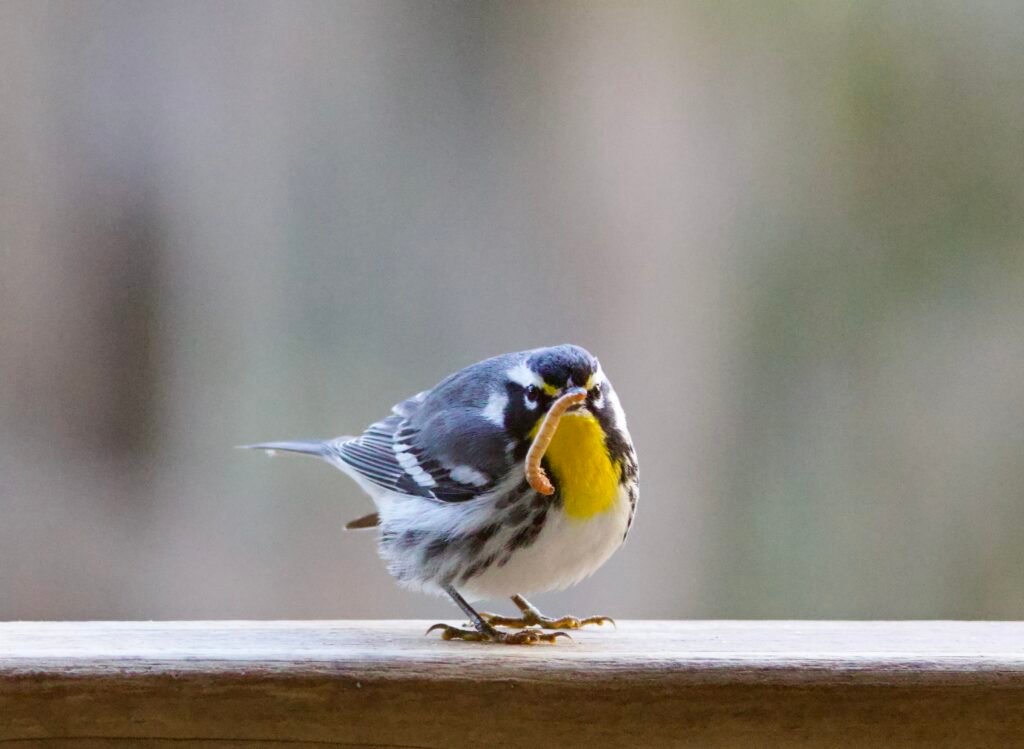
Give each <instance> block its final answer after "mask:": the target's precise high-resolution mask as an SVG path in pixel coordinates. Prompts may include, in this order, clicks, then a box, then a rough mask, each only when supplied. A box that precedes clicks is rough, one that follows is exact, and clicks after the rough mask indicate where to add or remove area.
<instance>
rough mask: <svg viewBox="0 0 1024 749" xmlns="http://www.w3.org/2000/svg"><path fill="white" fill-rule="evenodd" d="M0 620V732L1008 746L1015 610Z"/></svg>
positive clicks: (276, 742) (415, 741)
mask: <svg viewBox="0 0 1024 749" xmlns="http://www.w3.org/2000/svg"><path fill="white" fill-rule="evenodd" d="M430 623H432V622H375V621H349V622H88V623H74V622H60V623H53V622H48V623H36V622H19V623H8V624H0V747H3V748H6V747H29V746H46V747H57V746H73V747H102V746H122V747H123V746H139V747H164V746H167V747H170V746H177V747H180V746H182V745H183V744H185V745H189V746H199V747H207V746H209V747H213V746H216V747H241V746H263V747H267V746H270V747H276V746H282V747H284V746H288V747H293V748H297V747H306V746H309V747H314V746H316V747H323V746H345V747H491V746H494V747H531V749H541V748H542V747H544V748H545V749H547V748H549V747H550V749H554V747H573V746H588V747H622V746H651V747H663V746H694V747H698V746H699V747H737V746H758V747H761V746H782V747H819V746H820V747H839V746H844V747H845V746H850V747H854V746H856V747H883V746H885V747H946V746H949V747H961V746H962V747H984V746H999V747H1013V746H1024V624H1022V623H1016V622H721V621H700V622H636V621H631V622H621V623H620V624H619V628H618V630H614V629H611V628H604V629H595V630H590V631H585V632H581V633H577V634H575V635H574V636H575V638H576V641H575V642H567V641H561V642H559V643H558V644H556V645H539V646H533V647H514V646H504V645H486V644H479V643H462V642H442V641H440V640H439V639H435V638H433V637H425V636H424V635H423V632H424V631H425V630H426V628H427V626H428V625H429V624H430Z"/></svg>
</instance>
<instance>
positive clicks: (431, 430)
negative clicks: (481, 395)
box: [332, 396, 511, 502]
mask: <svg viewBox="0 0 1024 749" xmlns="http://www.w3.org/2000/svg"><path fill="white" fill-rule="evenodd" d="M424 400H425V399H424V398H423V397H422V396H416V397H414V398H410V399H408V400H406V401H403V402H402V403H400V404H399V405H398V406H396V407H395V411H394V413H392V414H391V415H390V416H388V417H386V418H384V419H382V420H381V421H378V422H377V423H376V424H373V425H371V426H370V427H369V428H368V429H367V430H366V431H365V432H364V433H363V434H362V435H361V436H359V437H356V438H354V439H347V440H344V441H338V442H335V443H333V444H332V449H333V452H334V453H335V454H336V456H337V457H338V459H340V460H341V461H343V462H344V463H345V464H346V465H348V466H349V467H351V468H352V469H354V470H355V471H356V472H357V473H358V474H359V475H360V476H362V477H363V478H365V479H366V480H368V481H370V482H371V483H373V484H375V485H377V486H379V487H381V488H384V489H388V490H390V491H393V492H397V493H399V494H407V495H410V496H417V497H426V498H429V499H437V500H440V501H443V502H465V501H468V500H471V499H474V498H476V497H478V496H480V495H482V494H486V493H487V492H489V491H491V490H493V489H494V487H495V486H496V485H497V484H498V482H500V481H501V479H502V478H504V476H505V475H506V474H507V472H508V470H509V469H510V468H511V459H510V458H509V457H508V453H507V450H506V446H507V439H506V437H505V433H504V430H502V429H500V428H499V427H497V426H495V425H494V424H492V423H491V422H489V421H487V420H486V419H484V418H483V416H482V414H481V411H480V409H479V408H477V407H465V406H463V407H455V408H448V409H444V410H440V411H436V412H435V413H429V412H427V413H424V411H425V410H426V409H424V406H423V404H424ZM432 410H433V409H432Z"/></svg>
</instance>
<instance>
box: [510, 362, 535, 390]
mask: <svg viewBox="0 0 1024 749" xmlns="http://www.w3.org/2000/svg"><path fill="white" fill-rule="evenodd" d="M505 376H506V377H507V378H508V379H509V380H510V381H511V382H514V383H516V384H517V385H520V386H522V387H524V388H525V387H529V386H530V385H536V386H537V387H540V386H541V385H543V384H544V380H542V379H541V378H540V375H539V374H537V373H536V372H534V371H533V370H532V369H530V368H529V367H528V366H526V364H518V365H516V366H514V367H512V369H510V370H508V371H507V372H506V373H505Z"/></svg>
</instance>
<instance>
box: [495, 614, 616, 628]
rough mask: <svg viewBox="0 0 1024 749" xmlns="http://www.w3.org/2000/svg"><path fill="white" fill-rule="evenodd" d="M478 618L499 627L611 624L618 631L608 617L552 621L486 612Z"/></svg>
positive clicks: (532, 615) (563, 618)
mask: <svg viewBox="0 0 1024 749" xmlns="http://www.w3.org/2000/svg"><path fill="white" fill-rule="evenodd" d="M480 618H481V619H483V620H484V621H485V622H487V623H488V624H492V625H495V626H500V627H540V628H541V629H580V628H582V627H585V626H586V625H588V624H596V625H597V626H599V627H600V626H602V625H604V624H611V625H612V626H613V627H615V628H616V629H618V626H617V625H616V624H615V620H614V619H612V618H611V617H610V616H588V617H586V618H583V619H579V618H577V617H575V616H563V617H559V618H558V619H552V618H550V617H547V616H544V615H542V614H537V615H534V614H531V613H529V612H524V613H523V615H522V616H501V615H499V614H490V613H487V612H483V611H482V612H480Z"/></svg>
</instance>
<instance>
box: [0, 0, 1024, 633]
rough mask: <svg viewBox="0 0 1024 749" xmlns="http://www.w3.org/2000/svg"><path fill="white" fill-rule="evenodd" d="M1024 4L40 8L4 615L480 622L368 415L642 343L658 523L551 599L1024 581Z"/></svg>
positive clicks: (9, 33) (16, 238) (645, 424)
mask: <svg viewBox="0 0 1024 749" xmlns="http://www.w3.org/2000/svg"><path fill="white" fill-rule="evenodd" d="M1022 198H1024V5H1021V4H1020V3H1017V2H1008V1H1007V0H997V1H994V2H972V3H962V2H951V1H948V0H940V1H939V2H889V3H879V2H817V3H811V2H807V3H795V2H728V1H726V2H695V3H685V2H678V3H644V2H619V3H602V2H578V3H577V2H573V3H569V2H502V3H499V2H494V3H481V2H426V1H422V2H338V3H328V2H288V3H283V2H282V3H270V2H248V1H247V2H241V1H240V2H176V3H159V2H96V1H94V2H86V1H85V0H83V1H81V2H63V3H57V2H33V1H31V0H29V1H25V2H21V1H16V0H0V619H28V618H75V619H77V618H245V617H251V618H299V617H314V618H333V617H404V616H415V617H448V618H457V616H456V614H455V611H454V609H453V608H452V607H451V606H450V605H449V604H447V603H446V602H444V601H442V600H441V599H432V598H428V597H424V596H420V595H416V594H412V593H407V592H403V591H401V590H399V589H398V588H397V587H396V586H395V585H393V584H392V582H391V581H390V579H389V578H388V576H387V574H386V572H385V571H384V569H383V566H382V565H381V564H380V562H379V561H378V560H377V559H376V555H375V551H374V541H373V538H372V534H370V535H367V534H343V533H342V532H341V526H342V524H343V523H344V522H345V521H347V520H349V519H351V518H353V517H355V516H357V515H359V514H361V513H364V512H366V511H368V510H367V508H368V506H369V505H368V500H366V499H365V498H364V497H363V496H362V494H361V493H360V491H359V490H358V489H357V488H356V487H355V485H354V484H353V483H352V482H351V481H349V480H348V479H346V478H345V477H344V476H342V475H341V474H340V473H337V472H336V471H334V470H333V469H331V468H330V467H328V466H326V465H324V464H317V463H315V462H313V461H306V460H302V459H294V460H292V459H280V460H273V461H271V460H266V459H264V458H262V457H261V456H259V455H256V454H250V453H243V452H238V451H235V450H233V449H232V446H233V445H236V444H239V443H246V442H252V441H257V440H265V439H272V438H296V437H329V436H334V435H337V434H343V433H351V432H354V431H356V430H359V429H360V428H362V427H363V426H365V425H366V424H368V423H369V422H371V421H373V420H375V419H376V418H378V417H380V416H382V415H383V414H385V413H386V412H387V410H388V408H389V407H390V405H391V404H392V403H393V402H395V401H397V400H399V399H400V398H402V397H404V396H407V395H409V394H412V393H414V392H416V391H418V390H420V389H422V388H424V387H427V386H429V385H431V384H433V383H435V382H436V381H437V380H439V379H440V378H441V377H443V376H444V375H445V374H447V373H448V372H450V371H452V370H455V369H457V368H459V367H462V366H464V365H466V364H469V363H471V362H473V361H476V360H478V359H481V358H484V357H486V356H489V355H492V354H496V353H500V352H504V351H510V350H517V349H522V348H530V347H534V346H539V345H545V344H553V343H560V342H564V341H572V342H576V343H579V344H582V345H584V346H586V347H588V348H589V349H591V350H592V351H593V352H594V353H596V354H597V355H598V356H600V358H601V360H602V363H603V364H604V367H605V369H606V371H607V372H608V373H609V375H610V376H611V378H612V380H613V381H614V382H615V384H616V387H617V389H618V391H619V393H620V395H621V398H622V400H623V403H624V405H625V408H626V411H627V413H628V414H629V417H630V426H631V430H632V432H633V436H634V438H635V440H636V443H637V448H638V450H639V454H640V462H641V473H642V481H641V486H642V489H641V501H640V507H639V513H638V517H637V522H636V525H635V526H634V530H633V532H632V534H631V536H630V539H629V542H628V543H627V544H626V546H625V547H624V548H623V549H622V550H621V551H620V552H619V553H618V554H617V555H616V556H615V557H613V559H612V560H611V561H610V562H609V563H608V564H607V565H606V566H605V567H604V568H603V569H602V570H601V571H600V572H598V573H597V575H595V576H594V577H593V578H591V579H590V580H588V581H586V582H585V583H583V584H581V585H579V586H577V587H576V588H574V589H572V590H570V591H567V592H565V593H562V594H552V595H548V596H542V597H540V598H539V602H540V603H541V604H542V605H543V607H544V608H547V609H548V610H550V611H552V612H554V613H559V614H560V613H563V612H565V611H570V610H571V611H572V612H573V613H579V614H589V613H593V612H601V613H608V614H613V615H615V616H618V617H623V618H625V617H794V618H795V617H836V618H860V617H872V618H904V617H910V618H918V617H927V618H932V617H937V618H961V617H963V618H1024V441H1022V433H1024V242H1022V239H1021V237H1022V231H1021V230H1022V224H1024V220H1022V216H1024V212H1022V207H1024V201H1022Z"/></svg>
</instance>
